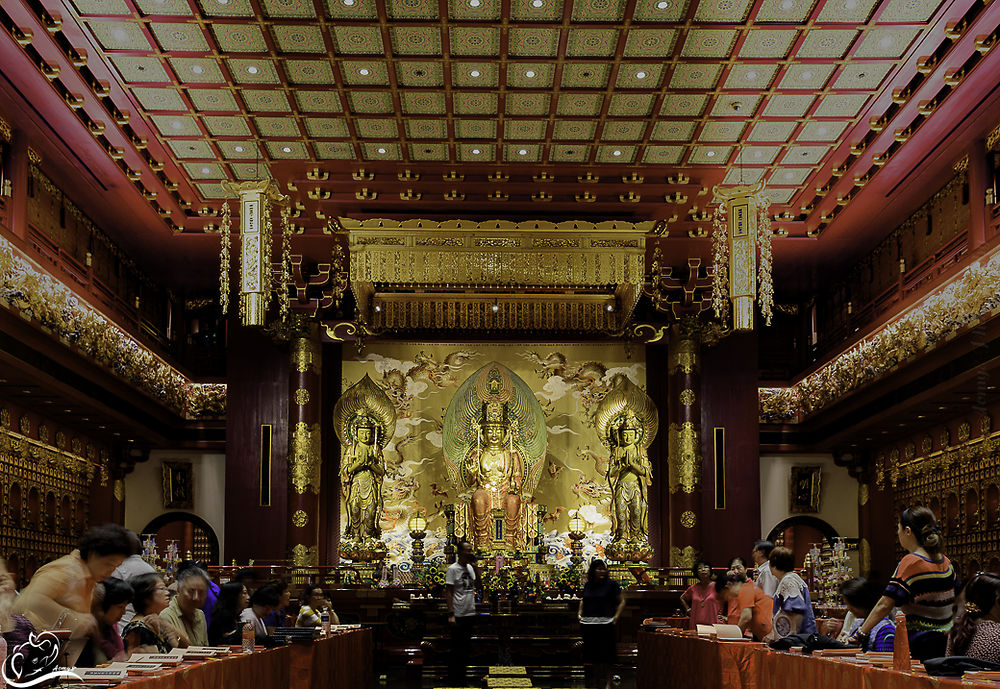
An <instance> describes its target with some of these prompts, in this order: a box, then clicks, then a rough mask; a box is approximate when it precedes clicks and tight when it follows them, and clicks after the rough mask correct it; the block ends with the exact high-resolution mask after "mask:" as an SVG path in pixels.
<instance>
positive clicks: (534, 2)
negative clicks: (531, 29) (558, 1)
mask: <svg viewBox="0 0 1000 689" xmlns="http://www.w3.org/2000/svg"><path fill="white" fill-rule="evenodd" d="M544 4H545V3H544V2H542V0H531V6H532V7H541V6H542V5H544Z"/></svg>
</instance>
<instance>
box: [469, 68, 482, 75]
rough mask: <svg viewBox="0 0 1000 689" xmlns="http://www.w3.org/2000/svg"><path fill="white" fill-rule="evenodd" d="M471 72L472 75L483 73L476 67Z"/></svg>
mask: <svg viewBox="0 0 1000 689" xmlns="http://www.w3.org/2000/svg"><path fill="white" fill-rule="evenodd" d="M469 74H470V75H472V76H474V77H478V76H480V75H481V74H482V72H480V71H479V70H478V69H474V70H472V71H471V72H469Z"/></svg>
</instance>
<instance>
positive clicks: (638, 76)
mask: <svg viewBox="0 0 1000 689" xmlns="http://www.w3.org/2000/svg"><path fill="white" fill-rule="evenodd" d="M635 78H636V79H645V78H646V73H645V72H636V73H635Z"/></svg>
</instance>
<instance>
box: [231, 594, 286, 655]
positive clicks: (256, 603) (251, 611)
mask: <svg viewBox="0 0 1000 689" xmlns="http://www.w3.org/2000/svg"><path fill="white" fill-rule="evenodd" d="M278 601H279V596H278V592H277V590H275V589H274V588H273V587H271V586H262V587H260V588H259V589H257V590H256V591H254V592H253V595H251V596H250V607H248V608H246V609H245V610H244V611H243V612H241V613H240V622H242V623H244V624H245V623H247V622H249V623H250V624H252V625H253V633H254V637H255V638H256V640H257V642H258V643H264V642H266V641H267V627H266V626H265V625H264V618H265V617H267V616H268V615H270V614H271V613H272V612H274V610H275V608H277V607H278Z"/></svg>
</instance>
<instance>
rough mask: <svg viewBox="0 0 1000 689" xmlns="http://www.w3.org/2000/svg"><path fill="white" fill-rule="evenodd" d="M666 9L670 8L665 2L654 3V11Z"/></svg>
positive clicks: (664, 0)
mask: <svg viewBox="0 0 1000 689" xmlns="http://www.w3.org/2000/svg"><path fill="white" fill-rule="evenodd" d="M668 7H670V3H668V2H666V0H660V2H658V3H656V9H658V10H665V9H667V8H668Z"/></svg>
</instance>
